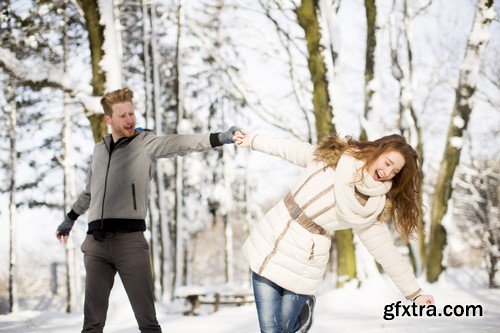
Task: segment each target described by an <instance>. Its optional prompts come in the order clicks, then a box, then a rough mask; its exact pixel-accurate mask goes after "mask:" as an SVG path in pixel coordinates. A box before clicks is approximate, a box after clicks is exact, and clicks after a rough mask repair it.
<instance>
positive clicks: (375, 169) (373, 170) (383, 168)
mask: <svg viewBox="0 0 500 333" xmlns="http://www.w3.org/2000/svg"><path fill="white" fill-rule="evenodd" d="M404 165H405V159H404V157H403V155H401V153H400V152H398V151H394V150H392V151H388V152H385V153H382V155H380V156H379V157H378V158H377V159H376V160H375V162H373V164H372V165H370V167H369V168H368V172H369V173H370V176H372V178H373V179H375V180H376V181H379V182H383V181H387V180H391V179H392V178H394V176H396V174H397V173H398V172H400V171H401V169H402V168H403V167H404Z"/></svg>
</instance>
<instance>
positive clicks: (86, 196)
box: [68, 131, 222, 234]
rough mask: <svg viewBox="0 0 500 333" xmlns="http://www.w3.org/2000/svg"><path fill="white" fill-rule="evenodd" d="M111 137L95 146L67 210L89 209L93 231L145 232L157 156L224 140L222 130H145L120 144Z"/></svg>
mask: <svg viewBox="0 0 500 333" xmlns="http://www.w3.org/2000/svg"><path fill="white" fill-rule="evenodd" d="M111 140H112V138H111V135H108V136H107V137H105V138H104V139H103V140H102V142H100V143H97V144H96V145H95V147H94V152H93V154H92V160H91V163H90V167H89V170H88V172H87V181H86V187H85V190H84V191H83V192H82V193H81V194H80V195H79V197H78V199H77V200H76V201H75V203H74V204H73V206H72V211H71V212H70V213H68V216H69V217H70V218H71V219H73V220H76V218H78V216H79V215H81V214H83V213H85V212H86V211H87V210H89V216H88V221H89V229H88V231H87V233H89V234H90V233H92V232H93V231H95V230H101V231H105V232H116V231H144V230H145V229H146V225H145V218H146V212H147V206H148V194H149V184H150V181H151V179H152V178H153V176H154V173H155V170H156V160H157V159H158V158H162V157H169V156H175V155H184V154H187V153H189V152H193V151H203V150H206V149H209V148H213V147H216V146H220V145H222V144H221V143H220V141H219V139H218V137H217V133H212V134H210V135H208V134H203V135H196V134H195V135H164V136H156V135H155V134H153V133H151V132H150V131H142V132H136V134H135V135H134V136H132V137H127V138H122V139H120V140H118V141H117V142H116V143H113V142H111Z"/></svg>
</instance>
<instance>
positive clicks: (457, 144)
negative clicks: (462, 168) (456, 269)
mask: <svg viewBox="0 0 500 333" xmlns="http://www.w3.org/2000/svg"><path fill="white" fill-rule="evenodd" d="M493 2H494V1H493V0H480V1H479V2H478V5H477V11H476V15H475V18H474V23H473V25H472V31H471V34H470V36H469V41H468V43H467V50H466V53H465V58H464V61H463V62H462V65H461V66H460V75H459V83H458V87H457V89H456V92H455V96H456V97H455V105H454V107H453V112H452V114H451V120H450V125H449V128H448V135H447V137H446V146H445V150H444V154H443V159H442V161H441V166H440V169H439V174H438V178H437V182H436V186H435V189H436V190H435V192H434V197H433V201H432V207H431V237H430V244H429V255H428V262H427V281H429V282H435V281H437V280H438V278H439V275H440V274H441V272H442V271H443V269H444V267H443V265H442V260H443V251H444V248H445V246H446V230H445V228H444V227H443V225H442V220H443V217H444V216H445V215H446V212H447V210H448V200H449V199H450V197H451V192H452V180H453V175H454V174H455V169H456V167H457V165H458V163H459V161H460V152H461V148H462V140H463V133H464V131H465V130H466V129H467V125H468V123H469V118H470V114H471V111H472V107H473V105H472V104H473V96H474V92H475V91H476V86H477V83H478V79H479V70H480V65H481V56H482V54H483V52H484V49H485V48H486V44H487V43H488V40H489V26H490V23H491V21H492V19H493V18H494V16H495V13H494V7H493Z"/></svg>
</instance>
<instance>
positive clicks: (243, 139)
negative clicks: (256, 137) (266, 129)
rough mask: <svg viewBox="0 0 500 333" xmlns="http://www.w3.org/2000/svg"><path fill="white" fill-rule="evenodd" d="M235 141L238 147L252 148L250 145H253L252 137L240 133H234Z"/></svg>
mask: <svg viewBox="0 0 500 333" xmlns="http://www.w3.org/2000/svg"><path fill="white" fill-rule="evenodd" d="M233 140H234V143H235V144H236V145H237V146H238V147H250V144H251V143H252V135H250V134H248V133H244V132H242V131H238V132H236V133H234V136H233Z"/></svg>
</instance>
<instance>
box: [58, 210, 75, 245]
mask: <svg viewBox="0 0 500 333" xmlns="http://www.w3.org/2000/svg"><path fill="white" fill-rule="evenodd" d="M74 224H75V221H73V220H72V219H70V218H69V217H68V215H66V217H65V218H64V221H63V223H61V224H59V226H58V227H57V230H56V237H57V239H58V240H59V241H60V242H61V243H66V242H67V241H68V237H69V232H70V231H71V229H72V228H73V225H74Z"/></svg>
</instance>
